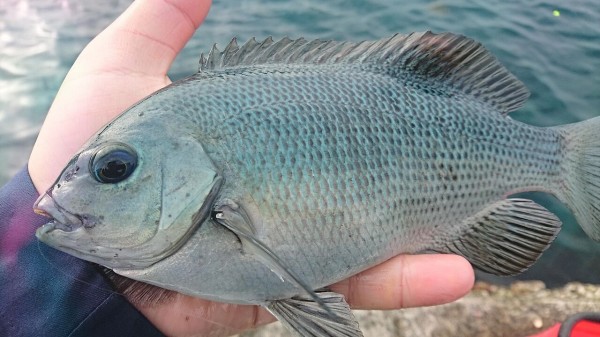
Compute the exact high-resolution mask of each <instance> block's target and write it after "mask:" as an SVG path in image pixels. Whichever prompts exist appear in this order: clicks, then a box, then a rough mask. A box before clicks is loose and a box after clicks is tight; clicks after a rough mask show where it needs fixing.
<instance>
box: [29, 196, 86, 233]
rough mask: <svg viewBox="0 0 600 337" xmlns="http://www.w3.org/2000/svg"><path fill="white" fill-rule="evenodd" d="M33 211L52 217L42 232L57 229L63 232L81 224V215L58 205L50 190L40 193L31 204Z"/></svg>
mask: <svg viewBox="0 0 600 337" xmlns="http://www.w3.org/2000/svg"><path fill="white" fill-rule="evenodd" d="M33 211H34V212H35V213H37V214H40V215H43V216H46V217H50V218H53V220H52V221H50V222H49V223H47V224H46V225H44V227H46V226H48V227H46V228H47V229H45V230H43V232H44V233H47V232H50V231H52V230H55V229H58V230H62V231H64V232H71V231H73V230H75V229H77V228H80V227H82V226H83V220H82V219H81V217H79V216H77V215H76V214H73V213H71V212H69V211H67V210H66V209H65V208H64V207H62V206H61V205H59V204H58V203H57V202H56V200H54V198H52V195H51V193H50V192H46V193H44V194H43V195H41V196H40V197H39V198H38V199H37V200H36V202H35V204H34V205H33Z"/></svg>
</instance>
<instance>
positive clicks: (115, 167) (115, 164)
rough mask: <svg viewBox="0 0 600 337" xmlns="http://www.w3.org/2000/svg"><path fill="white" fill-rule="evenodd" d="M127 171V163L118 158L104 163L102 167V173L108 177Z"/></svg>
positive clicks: (114, 177) (114, 176)
mask: <svg viewBox="0 0 600 337" xmlns="http://www.w3.org/2000/svg"><path fill="white" fill-rule="evenodd" d="M126 171H127V164H125V163H124V162H122V161H120V160H115V161H111V162H109V163H108V164H106V167H104V168H102V173H101V174H102V175H103V176H104V177H107V178H109V179H116V178H119V177H121V176H123V174H125V172H126Z"/></svg>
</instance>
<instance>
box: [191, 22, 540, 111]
mask: <svg viewBox="0 0 600 337" xmlns="http://www.w3.org/2000/svg"><path fill="white" fill-rule="evenodd" d="M325 63H354V64H359V63H362V64H378V65H382V66H383V69H384V71H386V73H388V74H389V75H391V76H406V75H407V74H408V75H411V74H412V75H417V76H419V78H420V79H421V80H425V81H432V83H436V84H440V83H443V84H445V85H447V86H450V87H452V88H453V89H455V90H458V91H460V92H463V93H465V94H468V95H471V96H473V97H475V98H477V99H479V100H481V101H483V102H486V103H488V104H490V105H492V106H494V107H495V108H496V109H498V110H499V111H500V112H501V113H503V114H506V113H509V112H510V111H514V110H516V109H518V108H520V107H521V106H522V105H523V104H524V103H525V101H526V100H527V98H528V97H529V91H528V90H527V88H526V87H525V86H524V85H523V83H521V81H519V80H518V79H517V78H516V77H515V76H514V75H512V74H511V73H510V72H509V71H508V70H507V69H506V68H504V66H502V64H500V62H498V60H497V59H496V58H495V57H494V56H493V55H492V54H491V53H490V52H488V51H487V50H486V49H485V48H484V47H483V46H482V45H481V44H480V43H478V42H476V41H474V40H472V39H470V38H467V37H465V36H462V35H456V34H452V33H441V34H433V33H431V32H424V33H412V34H409V35H400V34H396V35H394V36H392V37H389V38H386V39H381V40H377V41H363V42H359V43H352V42H338V41H323V40H312V41H308V40H305V39H303V38H299V39H296V40H291V39H289V38H287V37H285V38H283V39H281V40H279V41H277V42H274V41H273V39H272V38H270V37H269V38H267V39H265V40H264V41H263V42H257V41H256V40H255V39H254V38H252V39H250V40H249V41H248V42H246V43H245V44H243V45H242V46H241V47H238V45H237V42H236V41H235V39H233V40H232V42H230V43H229V45H228V46H227V47H226V48H225V50H223V52H221V51H219V50H218V49H217V48H216V46H213V48H212V50H211V51H210V53H209V54H208V57H204V56H202V57H201V59H200V71H210V70H216V69H221V68H228V67H236V66H245V65H261V64H325ZM377 68H378V69H381V68H382V67H377Z"/></svg>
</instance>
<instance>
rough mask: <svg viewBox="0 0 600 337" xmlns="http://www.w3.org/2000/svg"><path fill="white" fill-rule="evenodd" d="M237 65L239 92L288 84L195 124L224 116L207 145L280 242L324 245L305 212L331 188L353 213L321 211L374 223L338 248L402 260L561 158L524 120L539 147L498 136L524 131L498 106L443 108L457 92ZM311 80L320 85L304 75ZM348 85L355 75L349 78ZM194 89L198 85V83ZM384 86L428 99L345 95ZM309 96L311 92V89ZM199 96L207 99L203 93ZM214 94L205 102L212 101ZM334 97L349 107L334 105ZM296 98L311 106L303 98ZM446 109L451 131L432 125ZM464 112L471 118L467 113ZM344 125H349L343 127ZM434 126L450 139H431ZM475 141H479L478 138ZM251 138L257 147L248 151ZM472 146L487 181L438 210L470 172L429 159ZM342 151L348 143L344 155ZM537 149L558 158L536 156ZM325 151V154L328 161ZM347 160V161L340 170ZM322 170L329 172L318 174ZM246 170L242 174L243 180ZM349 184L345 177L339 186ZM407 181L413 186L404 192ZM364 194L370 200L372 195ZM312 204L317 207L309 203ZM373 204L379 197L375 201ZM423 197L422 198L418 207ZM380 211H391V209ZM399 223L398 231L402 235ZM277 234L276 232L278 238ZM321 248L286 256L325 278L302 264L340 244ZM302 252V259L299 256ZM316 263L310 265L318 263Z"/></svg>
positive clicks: (272, 240)
mask: <svg viewBox="0 0 600 337" xmlns="http://www.w3.org/2000/svg"><path fill="white" fill-rule="evenodd" d="M237 71H238V72H240V73H243V74H244V80H242V81H241V83H240V84H239V85H238V86H237V87H236V88H235V89H234V90H235V93H233V95H234V96H235V97H255V96H258V95H259V94H260V93H261V90H262V88H263V87H270V86H271V85H270V83H272V82H276V83H278V86H277V88H276V89H273V88H271V90H270V92H269V94H268V95H265V94H261V98H262V101H261V103H262V104H264V105H265V106H263V107H262V108H261V107H258V106H256V103H257V102H254V101H250V102H248V105H247V106H246V105H245V104H244V103H243V101H242V102H238V104H239V106H238V108H239V110H240V111H243V112H242V113H241V114H239V115H233V116H232V115H228V114H227V112H223V111H220V110H219V111H212V110H210V109H204V110H202V115H203V117H196V118H194V120H196V121H197V122H198V123H200V124H204V123H205V122H204V121H206V120H220V121H223V122H222V123H221V127H220V128H218V129H215V130H214V131H215V132H212V133H211V132H208V131H203V132H202V135H201V137H202V138H204V137H206V138H213V139H217V138H218V139H223V140H226V141H224V142H223V143H218V142H216V143H211V144H212V145H211V146H205V149H206V151H207V152H208V153H209V154H214V156H213V157H214V158H215V159H214V160H215V162H216V165H217V166H223V167H225V166H227V167H228V170H231V171H233V172H236V173H235V176H236V179H231V180H232V181H235V184H236V185H239V186H236V187H235V188H236V189H244V188H248V191H247V192H240V193H248V195H251V196H252V198H253V199H254V200H256V202H257V203H258V204H259V207H261V209H260V213H261V215H262V218H263V221H264V223H263V224H262V226H265V228H264V231H265V232H269V233H271V234H270V235H269V237H266V238H264V239H265V242H266V243H267V244H269V245H270V246H271V247H277V246H278V245H286V244H288V243H289V242H290V241H292V242H298V243H300V244H301V245H304V244H307V243H309V242H315V240H317V239H318V238H319V237H320V236H321V234H322V233H321V232H320V231H319V230H318V228H321V227H324V224H322V222H323V219H322V217H320V216H311V214H312V213H310V212H307V210H311V209H313V208H314V205H313V204H311V202H312V203H314V202H316V201H317V200H320V199H319V198H327V197H328V196H329V195H340V194H341V195H344V196H346V197H347V198H349V199H350V201H349V203H348V205H347V206H349V209H350V210H351V211H350V212H348V208H339V209H336V208H335V207H331V206H329V205H327V204H324V205H322V206H321V208H322V209H325V210H326V212H332V213H335V212H336V211H338V212H341V210H343V211H344V213H349V214H351V216H352V220H348V219H347V218H348V216H346V217H339V218H337V219H336V222H337V223H350V224H351V225H352V226H357V227H359V228H363V229H365V230H364V231H363V232H362V235H361V236H359V237H358V238H356V239H354V240H353V241H348V242H343V241H340V242H339V244H340V245H342V246H345V245H350V246H353V245H354V246H356V244H357V242H356V241H357V240H359V241H360V242H364V243H365V245H373V244H377V245H378V246H382V247H385V248H384V249H387V250H389V251H387V252H385V254H383V255H382V254H381V253H382V252H377V254H375V255H377V256H384V257H385V258H387V257H389V256H391V255H395V254H397V253H398V252H399V251H403V252H415V251H418V250H421V249H423V248H425V247H426V245H425V244H423V245H422V246H420V247H412V246H411V245H410V244H408V243H409V242H412V241H415V239H417V238H418V239H419V240H421V239H426V235H423V234H419V231H424V232H427V230H426V228H427V227H426V226H427V225H431V224H440V223H441V222H445V224H446V225H450V228H452V226H455V225H458V223H459V222H460V220H462V219H464V218H465V217H466V216H468V215H472V214H474V213H475V212H476V211H478V210H479V209H480V208H481V207H482V206H483V205H485V204H487V203H489V202H491V201H493V200H495V199H499V198H500V197H501V196H502V195H503V194H505V193H507V192H509V191H511V190H514V189H517V188H523V187H524V186H545V185H548V181H547V177H546V174H544V172H542V173H540V168H544V167H547V166H548V165H546V164H545V161H546V162H547V161H548V160H552V159H554V157H553V156H557V152H556V151H554V152H552V153H550V152H549V150H546V149H544V148H538V147H537V146H532V145H534V144H549V142H548V140H549V139H552V141H553V142H552V143H550V144H554V148H555V149H557V148H558V147H559V146H560V144H559V143H557V137H556V136H552V131H550V130H545V131H543V132H542V131H540V130H538V129H536V128H534V127H531V126H526V125H519V127H518V129H519V133H520V134H523V135H532V136H529V137H528V136H525V138H530V143H531V144H524V145H521V144H520V139H522V137H516V136H513V135H512V133H513V131H511V132H510V133H509V134H510V135H511V137H509V136H507V137H503V138H504V140H502V139H497V138H499V137H497V136H495V134H497V133H501V132H506V131H507V129H508V124H509V123H510V125H511V126H512V128H511V129H514V128H515V125H514V124H515V122H514V121H510V120H506V119H505V118H503V117H502V116H497V117H496V118H494V116H493V115H494V112H493V111H487V112H486V111H474V112H472V113H471V114H466V113H465V112H464V111H463V112H462V113H461V114H452V112H450V113H448V112H447V110H446V109H445V107H447V106H451V105H452V104H456V98H452V100H450V99H449V98H445V97H436V96H431V95H430V96H427V95H425V96H424V95H423V93H422V92H420V91H419V89H418V88H417V89H413V88H411V87H410V86H407V85H402V84H399V83H396V84H395V86H390V83H389V82H390V81H389V78H387V77H385V76H381V75H380V77H381V78H378V77H376V76H374V75H373V74H371V73H369V74H367V75H366V76H360V75H362V74H361V73H360V72H357V71H356V70H355V69H348V70H346V71H347V73H343V74H339V77H341V78H342V79H339V78H336V77H334V75H333V74H332V73H331V72H330V71H325V72H323V73H320V72H318V71H316V70H311V71H310V76H308V75H305V74H306V72H307V71H306V70H304V69H301V70H300V74H301V75H302V76H296V75H295V74H294V72H295V69H294V68H293V67H290V68H288V69H285V68H284V69H281V68H280V69H277V71H276V72H273V73H268V72H267V74H268V75H269V76H268V77H267V78H266V79H265V80H264V81H265V82H266V83H261V80H260V78H261V77H263V75H264V74H265V72H266V70H265V69H261V71H260V72H258V73H254V72H253V69H252V68H249V69H244V68H241V69H238V70H237ZM337 71H341V69H339V67H338V69H337ZM288 72H291V73H292V74H289V73H288ZM218 76H219V78H221V79H223V81H224V82H227V76H232V77H235V76H237V73H236V72H234V71H233V70H231V69H230V70H228V72H227V74H226V75H223V74H219V75H218ZM253 76H254V77H256V78H255V79H253V78H252V77H253ZM324 77H327V78H325V79H324V80H322V81H321V80H320V79H321V78H324ZM304 78H309V79H310V80H307V81H304V80H303V79H304ZM349 81H351V82H350V83H349ZM338 83H342V85H341V88H337V87H336V85H337V84H338ZM189 85H190V87H195V86H194V85H193V80H192V81H190V84H189ZM322 86H324V87H327V88H328V89H329V90H330V91H332V92H335V95H333V97H331V96H329V95H328V94H327V92H326V90H324V89H321V87H322ZM382 86H385V87H386V89H387V90H388V91H389V92H402V93H403V94H404V97H406V98H405V99H409V100H411V101H415V102H418V104H420V105H417V106H416V107H415V108H414V110H412V109H411V110H408V109H406V108H405V107H406V104H404V103H403V102H402V101H401V100H400V99H399V98H396V99H390V100H389V101H388V103H387V104H386V105H384V106H382V104H385V103H382V102H377V103H374V102H375V100H374V99H373V100H359V99H356V98H355V97H354V96H351V95H349V93H350V92H348V94H347V95H344V93H345V92H346V91H345V90H349V89H347V88H359V89H354V90H359V92H364V91H365V90H366V88H380V87H382ZM332 87H333V89H332ZM363 87H364V88H365V89H363ZM214 90H215V91H217V92H223V91H224V90H225V88H223V89H220V88H218V87H217V88H215V89H214ZM230 91H231V88H230ZM304 92H310V93H311V94H310V95H307V96H302V95H303V93H304ZM322 92H325V94H324V96H323V97H321V96H315V95H316V94H315V93H322ZM292 93H295V94H292ZM189 95H192V94H189ZM194 95H197V94H196V93H194ZM265 96H267V97H265ZM412 97H418V98H419V99H416V98H415V99H413V98H412ZM424 97H425V98H424ZM209 99H210V98H205V99H202V100H203V101H208V100H209ZM286 99H291V100H292V101H287V100H286ZM336 100H337V101H339V102H340V104H336V103H335V102H336ZM296 101H299V102H309V103H304V104H297V105H295V104H294V102H296ZM321 102H325V103H321ZM372 102H373V103H372ZM393 103H395V104H393ZM369 104H370V105H369ZM475 109H481V110H484V109H487V110H489V108H488V107H486V106H484V105H479V106H478V105H475V108H473V110H475ZM374 112H377V113H374ZM381 114H382V115H389V114H394V116H395V117H397V118H395V119H392V118H388V119H387V120H386V121H387V122H389V123H388V124H384V123H382V120H383V118H381V117H380V115H381ZM436 116H441V119H442V120H447V121H449V125H450V126H451V127H450V128H439V127H437V126H435V125H434V126H432V120H434V119H435V117H436ZM461 116H462V119H458V118H460V117H461ZM334 121H341V122H339V123H335V122H334ZM206 123H208V122H206ZM315 125H320V127H321V128H330V129H331V130H334V131H333V132H332V133H333V134H334V135H335V136H336V137H333V138H332V137H331V135H330V134H328V133H321V132H317V128H316V127H315ZM375 126H376V127H377V130H378V132H376V133H374V132H373V130H374V127H375ZM432 128H433V129H434V130H435V132H437V135H438V137H439V138H441V139H439V138H436V139H435V140H432V136H431V135H432V133H433V131H431V130H432ZM461 129H462V130H461ZM273 130H277V132H276V133H278V134H281V135H282V137H277V138H274V137H272V136H271V134H272V133H273V132H274V131H273ZM399 130H400V132H399ZM440 130H441V131H440ZM216 133H217V134H216ZM514 133H516V132H514ZM223 134H229V135H236V139H235V140H234V141H232V140H231V139H229V138H225V137H223ZM349 135H352V137H349ZM462 138H464V139H465V140H464V141H463V142H462V143H460V144H458V143H456V141H455V140H454V139H462ZM273 140H276V141H278V142H279V143H278V146H273V143H272V142H273ZM406 140H410V142H409V143H407V142H406ZM475 141H476V142H478V143H477V144H473V142H475ZM282 142H283V143H282ZM403 143H405V144H406V145H403ZM433 143H436V144H437V146H438V147H439V148H438V149H437V150H435V151H432V149H431V146H432V144H433ZM249 144H252V146H251V147H249ZM474 146H475V147H476V150H479V151H475V152H476V153H481V154H483V157H482V158H475V159H476V160H477V159H479V160H481V163H482V164H480V165H479V166H480V167H478V168H477V170H476V171H477V172H480V173H479V175H477V176H475V172H476V171H474V172H473V173H472V174H473V175H474V177H476V178H479V179H480V180H477V179H473V180H471V182H470V184H469V183H468V185H467V186H466V187H465V188H462V189H466V192H467V193H466V196H467V197H466V198H465V194H464V193H465V192H461V194H457V193H454V194H449V195H448V199H447V200H448V201H447V202H446V203H449V205H447V206H446V207H445V208H444V209H440V208H435V206H434V205H439V204H441V203H440V200H444V194H443V193H442V192H443V189H444V187H443V186H446V189H447V188H448V186H452V188H451V189H455V190H458V189H459V188H461V187H459V186H461V184H463V183H464V181H465V179H457V180H459V181H457V182H451V181H448V179H440V175H442V176H443V175H444V174H445V172H443V171H442V172H441V173H440V172H438V170H436V168H435V167H433V165H432V162H431V161H430V160H425V159H424V158H432V157H435V156H440V157H441V158H440V160H443V162H446V163H448V159H449V157H458V156H460V155H461V153H465V154H464V156H467V154H468V153H469V151H470V148H472V147H474ZM519 148H524V149H526V150H524V151H525V154H524V155H522V156H521V157H522V158H527V160H526V161H525V160H522V161H521V162H519V161H515V160H514V158H515V157H517V158H518V157H519V155H518V151H517V149H519ZM323 149H336V150H337V151H336V152H332V151H329V152H328V151H323ZM340 149H343V150H342V151H340ZM377 149H384V151H386V152H387V153H389V155H388V156H382V154H383V153H385V152H383V151H381V150H377ZM459 149H461V150H459ZM502 153H504V155H502ZM375 154H379V156H377V157H374V155H375ZM538 154H539V155H547V156H548V157H547V158H546V157H541V158H538V157H537V156H538ZM317 158H321V161H319V160H317ZM504 158H507V160H505V159H504ZM221 159H223V162H227V165H225V164H220V160H221ZM402 159H403V160H402ZM292 161H293V162H295V164H294V165H291V163H292ZM509 161H510V163H509ZM377 162H379V163H382V162H388V163H390V162H391V163H395V165H394V166H392V167H391V168H389V169H386V168H383V167H377V168H374V167H373V164H374V163H377ZM448 164H449V165H448V167H457V168H456V171H457V172H461V174H462V175H464V174H466V173H468V172H470V171H469V170H468V169H464V168H463V167H460V165H464V162H456V163H448ZM340 165H342V166H341V167H340ZM515 167H524V168H526V169H525V170H528V171H531V172H533V174H532V175H531V176H528V175H526V174H520V175H515V174H514V172H513V169H514V168H515ZM316 168H318V169H319V171H320V172H321V174H320V175H316V176H313V175H311V172H312V171H314V170H315V169H316ZM333 170H335V171H337V172H345V173H346V174H348V175H350V176H352V177H354V179H353V180H349V181H347V180H344V179H343V177H339V176H338V177H333V176H330V175H328V174H327V173H328V172H331V171H333ZM378 170H384V172H385V173H383V176H385V177H386V179H378V178H381V177H382V174H379V173H378ZM405 172H406V173H405ZM522 173H527V172H522ZM228 174H229V172H228V171H227V172H225V176H226V177H227V176H228ZM238 177H239V179H240V180H238V179H237V178H238ZM367 178H372V179H376V181H374V183H369V181H368V180H367ZM499 178H500V179H499ZM340 179H342V180H341V181H340ZM507 180H508V181H510V183H504V184H503V185H499V184H498V182H499V181H502V182H504V181H507ZM244 181H247V184H248V185H258V186H263V187H267V188H268V190H264V189H263V190H254V189H251V187H250V186H246V185H245V183H244ZM338 184H343V185H344V187H342V188H340V187H338ZM319 185H322V186H327V189H326V190H319V189H317V187H318V186H319ZM276 186H285V187H284V188H283V190H285V192H282V189H279V188H277V187H276ZM378 186H388V187H389V186H397V188H395V189H393V190H387V191H385V192H386V193H376V192H377V191H378V190H380V188H378ZM401 186H403V187H402V188H401ZM488 191H489V192H488ZM382 192H383V190H382ZM363 195H370V196H369V198H363V197H362V196H363ZM415 195H420V196H422V197H423V199H419V198H417V199H416V200H417V201H418V203H417V204H412V205H410V207H403V208H400V209H398V212H397V213H395V214H393V213H392V214H389V213H388V212H389V211H388V210H389V209H390V205H389V203H388V201H390V200H398V199H400V200H402V199H403V197H404V199H405V200H408V199H412V200H415V199H414V197H415ZM469 196H470V198H469ZM459 197H460V198H459ZM307 200H308V201H310V202H309V203H306V201H307ZM367 200H369V201H370V202H369V203H366V201H367ZM421 200H422V201H423V202H420V201H421ZM425 200H427V202H425ZM453 200H460V201H459V202H456V201H453ZM471 200H474V201H471ZM455 208H456V209H461V211H460V212H459V213H458V214H455V215H454V214H452V212H448V210H451V209H455ZM375 210H379V213H381V212H384V213H388V214H387V216H382V215H380V214H379V213H378V212H377V211H375ZM436 210H437V212H436ZM432 211H433V212H432ZM415 213H416V214H415ZM293 214H302V220H301V221H294V217H293V216H292V215H293ZM449 215H450V217H449ZM368 219H378V220H379V221H377V222H376V223H378V224H379V226H365V224H367V223H369V221H368ZM307 223H311V224H312V226H314V228H316V230H315V231H313V232H312V233H310V232H305V231H304V230H303V229H304V228H305V227H306V224H307ZM394 228H398V230H395V229H394ZM413 228H414V230H413ZM280 229H281V230H280ZM407 229H408V232H409V233H411V230H413V231H414V232H415V234H414V237H413V236H410V235H407ZM277 232H278V233H279V234H278V235H277V234H275V233H277ZM398 236H401V237H402V240H393V239H392V240H391V242H390V243H388V244H383V245H382V243H383V242H386V241H389V238H395V237H398ZM421 242H423V241H421ZM389 246H394V247H396V249H394V250H390V248H389ZM313 248H315V249H314V250H311V251H312V252H314V254H310V253H306V252H305V251H300V250H299V251H291V252H288V253H287V254H286V253H282V255H281V257H282V258H283V259H284V260H287V259H286V257H288V258H289V261H290V263H292V264H293V265H294V270H300V272H301V273H302V274H303V275H307V274H312V275H311V276H307V277H308V279H311V277H315V278H318V277H319V276H318V275H319V274H323V273H322V272H315V271H314V270H309V271H304V270H302V268H307V267H306V266H307V265H310V264H315V263H316V264H318V263H319V262H316V261H319V260H318V259H317V258H316V256H321V255H322V254H323V249H328V248H330V247H327V246H324V247H314V246H313ZM303 254H304V255H303ZM355 255H362V256H364V248H363V249H360V248H359V249H358V250H357V252H354V253H352V254H348V256H352V257H353V256H355ZM298 256H301V257H302V258H298ZM292 260H295V261H292ZM309 261H310V263H308V262H309ZM349 263H351V264H354V261H349ZM347 264H348V263H346V261H343V260H341V261H340V265H342V266H345V265H347ZM303 266H304V267H303ZM329 268H334V266H331V265H330V266H329ZM311 269H312V268H311ZM317 270H319V271H322V270H323V269H321V268H318V269H317ZM336 272H337V270H327V271H326V272H325V274H335V273H336ZM319 281H321V280H319ZM321 282H323V281H321Z"/></svg>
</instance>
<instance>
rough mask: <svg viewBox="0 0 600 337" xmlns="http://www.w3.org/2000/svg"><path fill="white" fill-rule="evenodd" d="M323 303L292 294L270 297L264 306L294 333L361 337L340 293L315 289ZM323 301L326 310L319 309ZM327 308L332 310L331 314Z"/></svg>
mask: <svg viewBox="0 0 600 337" xmlns="http://www.w3.org/2000/svg"><path fill="white" fill-rule="evenodd" d="M316 296H318V298H319V299H320V301H321V302H322V303H323V304H319V303H316V302H315V301H314V300H313V299H312V298H311V297H308V296H296V297H294V298H290V299H287V300H280V301H273V302H271V303H269V304H268V305H267V310H269V312H271V314H273V316H275V317H277V319H279V321H280V322H281V323H282V324H283V325H284V326H285V327H286V328H287V329H288V330H290V331H292V332H293V333H294V334H295V335H296V336H298V337H346V336H347V337H361V336H362V332H361V331H360V329H359V327H358V322H357V321H356V318H354V315H353V314H352V311H351V310H350V306H349V305H348V303H346V300H345V299H344V296H343V295H340V294H338V293H334V292H328V291H323V292H320V291H319V292H316ZM323 305H325V306H326V307H327V308H328V310H327V311H325V310H323ZM328 311H330V312H333V313H335V316H336V317H331V315H329V314H328Z"/></svg>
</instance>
